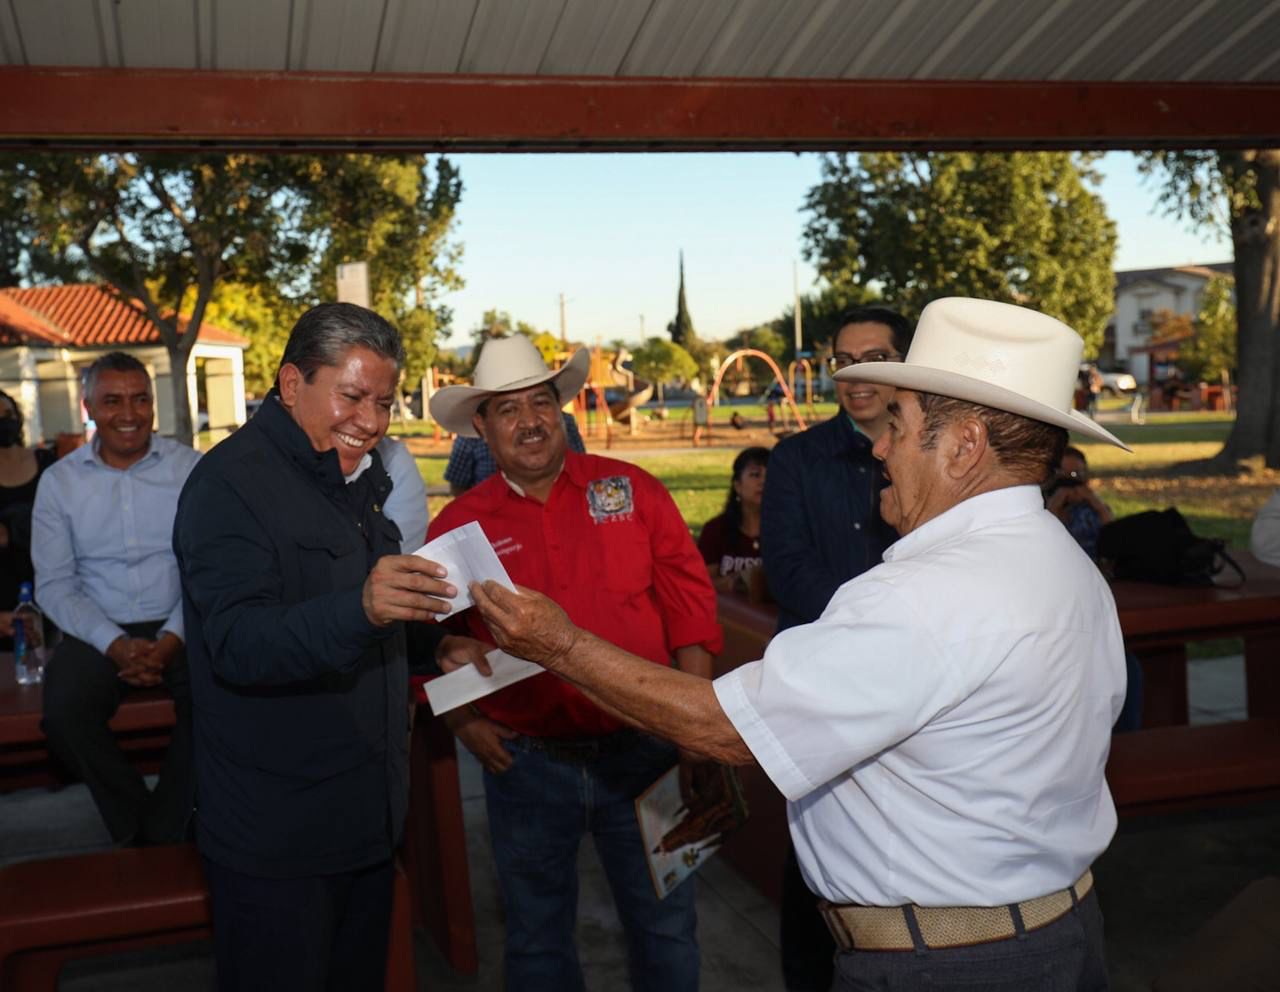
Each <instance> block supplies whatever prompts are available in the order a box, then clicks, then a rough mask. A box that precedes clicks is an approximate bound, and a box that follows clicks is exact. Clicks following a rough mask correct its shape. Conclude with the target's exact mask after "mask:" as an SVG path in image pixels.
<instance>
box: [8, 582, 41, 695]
mask: <svg viewBox="0 0 1280 992" xmlns="http://www.w3.org/2000/svg"><path fill="white" fill-rule="evenodd" d="M46 650H47V649H46V648H45V645H44V614H43V613H42V612H41V611H40V607H38V606H36V604H35V601H34V600H33V599H32V595H31V583H30V582H24V583H22V585H20V586H19V587H18V605H17V608H16V609H14V611H13V660H14V663H15V664H16V665H17V669H18V673H17V675H18V685H38V684H39V683H40V680H41V679H42V678H44V660H45V654H46Z"/></svg>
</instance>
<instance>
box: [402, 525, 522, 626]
mask: <svg viewBox="0 0 1280 992" xmlns="http://www.w3.org/2000/svg"><path fill="white" fill-rule="evenodd" d="M414 554H415V555H417V556H418V557H419V558H426V559H427V560H428V561H434V562H438V563H439V564H441V565H443V566H444V567H445V569H446V570H447V571H448V573H449V574H448V575H447V576H445V578H446V579H447V580H448V581H449V582H451V583H453V585H454V586H455V587H457V590H458V595H456V596H455V597H454V598H453V599H452V600H445V602H447V603H449V604H450V606H451V609H450V610H449V612H450V613H458V612H461V611H462V610H465V609H466V608H467V607H469V606H474V605H475V600H474V599H472V598H471V591H470V590H469V589H468V588H467V586H468V584H470V583H472V582H484V581H486V580H487V579H493V581H495V582H497V583H498V585H500V586H505V587H506V588H508V589H510V590H511V591H512V592H515V591H516V587H515V585H514V584H513V583H512V582H511V576H509V575H508V574H507V570H506V569H505V568H503V566H502V562H501V561H500V560H499V559H498V555H497V553H496V552H495V551H494V550H493V545H491V544H490V543H489V539H488V538H487V537H485V534H484V529H483V528H482V527H481V526H480V525H479V524H478V523H476V522H475V521H474V520H473V521H471V522H470V523H468V524H463V525H462V526H461V527H455V528H454V529H453V530H451V531H449V532H448V533H445V534H441V535H440V536H439V537H437V538H436V539H435V540H434V541H428V542H427V543H426V544H424V545H423V546H422V547H420V548H419V549H418V550H417V551H415V552H414Z"/></svg>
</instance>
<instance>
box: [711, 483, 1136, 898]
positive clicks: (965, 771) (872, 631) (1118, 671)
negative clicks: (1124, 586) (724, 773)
mask: <svg viewBox="0 0 1280 992" xmlns="http://www.w3.org/2000/svg"><path fill="white" fill-rule="evenodd" d="M1124 691H1125V665H1124V646H1123V642H1122V640H1121V635H1120V624H1119V621H1118V620H1117V618H1116V609H1115V602H1114V600H1113V599H1112V596H1111V591H1110V589H1109V588H1108V587H1107V584H1106V582H1105V581H1104V580H1103V578H1102V576H1101V575H1100V574H1099V572H1098V569H1097V568H1096V566H1095V565H1094V564H1093V562H1091V561H1090V560H1089V559H1088V557H1087V556H1086V555H1085V554H1084V552H1083V551H1081V550H1080V547H1079V545H1077V544H1076V542H1075V540H1074V539H1073V538H1072V537H1071V535H1070V534H1068V533H1067V531H1066V529H1065V528H1064V527H1063V526H1062V525H1061V524H1060V523H1059V522H1058V521H1057V519H1056V518H1054V517H1053V516H1052V515H1051V514H1049V513H1048V512H1047V511H1046V510H1045V509H1044V506H1043V500H1042V497H1041V495H1040V491H1039V490H1038V489H1037V488H1035V487H1034V486H1021V487H1017V488H1009V489H1001V490H997V491H995V492H990V493H985V494H983V495H980V496H975V497H973V498H971V499H968V500H965V501H964V502H963V503H961V504H959V505H958V506H955V507H953V508H952V509H950V510H948V511H947V512H946V513H944V514H942V515H941V516H939V517H936V518H934V519H933V520H930V521H929V522H928V523H926V524H924V525H923V526H921V527H920V528H918V529H917V530H915V531H913V532H912V533H910V534H908V535H907V536H906V537H904V538H902V539H901V540H899V541H898V542H897V543H895V544H893V545H891V546H890V547H889V549H888V550H887V551H886V552H885V560H884V563H883V564H881V565H879V566H877V567H876V568H873V569H871V570H870V571H868V572H865V573H863V574H862V575H860V576H858V577H857V578H855V579H852V580H851V581H849V582H847V583H845V584H844V585H843V586H841V587H840V589H839V590H838V591H837V592H836V594H835V596H834V597H833V598H832V600H831V603H830V604H829V605H828V607H827V609H826V612H825V613H823V615H822V617H821V618H820V619H819V620H818V621H817V622H815V623H812V624H808V625H805V626H801V627H794V628H792V629H790V630H787V631H784V632H783V633H781V634H779V635H778V636H776V637H775V638H774V639H773V641H772V643H771V644H770V645H769V648H768V650H767V651H766V653H765V656H764V659H763V660H762V661H758V662H753V663H751V664H749V665H744V666H742V667H741V668H738V669H736V670H735V671H733V672H730V673H729V674H727V675H725V676H723V677H721V678H720V679H718V680H716V682H715V692H716V696H717V698H718V699H719V701H720V705H721V706H722V707H723V709H724V711H725V713H726V714H727V715H728V717H729V719H730V720H731V721H732V722H733V724H734V726H735V727H736V728H737V730H738V732H739V733H740V734H741V735H742V737H743V739H744V740H745V741H746V743H747V745H748V747H750V749H751V751H752V753H753V754H754V755H755V757H756V759H757V760H758V761H759V762H760V764H761V766H762V767H763V768H764V770H765V772H766V773H767V774H768V775H769V777H770V778H771V779H772V780H773V782H774V784H776V785H777V786H778V788H779V789H780V790H781V791H782V792H783V794H784V795H785V796H786V797H787V799H788V800H790V803H789V805H788V819H789V821H790V827H791V834H792V838H793V840H794V842H795V847H796V854H797V857H798V859H799V862H800V867H801V870H802V872H803V874H804V877H805V880H806V881H807V882H808V884H809V886H810V888H812V889H813V890H814V891H815V892H817V893H818V894H819V895H821V896H822V897H823V898H826V899H829V900H831V901H832V902H837V903H858V904H862V905H870V906H896V905H901V904H903V903H917V904H919V905H926V906H991V905H999V904H1004V903H1010V902H1018V901H1021V900H1023V899H1029V898H1033V897H1035V896H1041V895H1045V894H1046V893H1049V892H1052V891H1055V890H1058V889H1062V888H1064V887H1066V886H1067V885H1070V884H1071V883H1072V882H1074V881H1075V880H1076V879H1077V878H1078V877H1079V876H1080V875H1081V874H1082V872H1083V871H1084V869H1085V868H1087V867H1088V866H1089V864H1090V863H1091V862H1092V861H1093V859H1094V858H1095V857H1096V856H1097V855H1098V854H1099V853H1101V852H1102V851H1103V850H1104V849H1105V848H1106V846H1107V844H1108V843H1109V842H1110V840H1111V836H1112V834H1113V833H1114V831H1115V825H1116V814H1115V806H1114V804H1113V803H1112V800H1111V794H1110V792H1109V791H1108V789H1107V785H1106V781H1105V780H1104V778H1103V769H1104V765H1105V764H1106V759H1107V754H1108V751H1109V748H1110V730H1111V725H1112V723H1114V721H1115V718H1116V716H1117V715H1118V713H1119V711H1120V705H1121V703H1122V701H1123V697H1124Z"/></svg>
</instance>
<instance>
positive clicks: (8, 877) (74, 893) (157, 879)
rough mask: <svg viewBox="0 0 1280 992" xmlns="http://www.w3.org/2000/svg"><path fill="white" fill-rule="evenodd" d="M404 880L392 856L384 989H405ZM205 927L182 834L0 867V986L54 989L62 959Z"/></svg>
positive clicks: (198, 874) (192, 856) (412, 982)
mask: <svg viewBox="0 0 1280 992" xmlns="http://www.w3.org/2000/svg"><path fill="white" fill-rule="evenodd" d="M409 902H410V897H409V880H408V878H407V876H406V875H405V874H404V872H403V871H401V870H400V869H399V867H398V866H397V869H396V877H395V887H394V901H393V905H392V914H391V942H390V946H389V947H388V950H387V983H386V988H387V989H388V990H394V992H413V990H414V989H415V988H416V979H415V975H414V965H413V935H412V930H411V920H410V917H411V909H410V905H409ZM209 936H210V916H209V894H208V890H207V889H206V887H205V883H204V872H203V870H202V868H201V865H200V856H199V854H197V853H196V849H195V848H194V847H193V846H191V845H189V844H179V845H174V846H171V847H144V848H125V849H121V850H112V851H103V852H100V853H95V854H83V855H76V856H73V857H66V858H54V859H51V860H47V861H25V862H19V863H18V864H13V865H9V866H7V867H4V868H0V988H3V989H6V990H13V992H54V990H55V989H56V988H57V980H58V973H59V972H60V971H61V970H62V968H63V966H64V965H66V964H67V963H68V962H70V961H73V960H76V959H79V958H88V957H99V956H101V955H104V954H112V953H118V952H120V951H129V950H136V949H139V948H145V947H154V946H158V945H162V944H177V943H185V942H187V941H192V940H199V939H202V938H208V937H209Z"/></svg>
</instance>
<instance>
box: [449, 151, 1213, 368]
mask: <svg viewBox="0 0 1280 992" xmlns="http://www.w3.org/2000/svg"><path fill="white" fill-rule="evenodd" d="M453 159H454V161H455V162H456V163H457V164H458V165H459V167H460V169H461V172H462V179H463V183H464V184H465V192H464V193H463V197H462V204H461V207H460V208H459V225H458V229H457V236H458V238H459V240H460V241H461V242H462V244H463V257H462V263H461V271H462V275H463V277H464V278H465V280H466V287H465V288H464V289H462V290H460V291H459V292H456V293H452V294H450V295H449V296H448V297H447V299H446V301H447V302H448V304H449V305H450V306H452V307H453V310H454V322H453V327H454V330H453V335H452V337H451V338H450V339H449V344H451V345H459V344H465V343H467V342H468V341H469V334H468V332H469V331H470V330H471V328H473V327H475V326H476V325H477V324H478V323H479V322H480V317H481V315H482V314H483V313H484V311H485V310H487V309H490V308H496V309H499V310H506V311H508V312H509V313H510V314H511V315H512V317H513V318H515V319H517V320H526V321H528V322H529V323H531V324H534V325H535V326H537V327H540V328H545V329H547V330H550V331H552V332H556V333H558V331H559V320H560V317H559V303H558V297H559V294H560V293H564V296H565V299H566V304H565V318H566V324H567V328H568V333H569V337H570V338H571V339H575V340H579V341H586V342H589V343H593V342H594V341H595V340H596V338H600V339H602V340H603V341H609V340H612V339H613V338H623V339H625V340H639V339H640V326H641V317H642V315H643V319H644V329H645V333H646V335H653V334H656V333H664V332H665V328H666V324H667V321H669V320H670V319H671V317H672V316H673V315H674V313H675V302H676V288H677V265H678V254H679V252H680V250H681V249H683V251H684V256H685V282H686V291H687V294H688V301H689V309H690V312H691V313H692V315H693V320H694V326H695V328H696V329H697V330H698V333H699V334H701V335H702V336H703V337H708V338H723V337H725V336H727V335H729V334H731V333H733V332H734V331H737V330H739V329H741V328H743V327H750V326H754V325H756V324H759V323H762V322H764V321H767V320H771V319H773V318H774V317H776V316H777V315H778V314H779V313H780V312H781V311H782V308H783V307H784V306H786V305H787V304H788V303H789V302H790V301H791V297H792V267H793V264H794V265H795V266H796V267H797V271H798V277H799V281H800V289H801V291H802V292H805V291H808V290H811V289H812V288H813V286H814V272H813V268H812V267H811V266H810V265H808V264H807V263H806V262H804V261H803V260H802V259H801V257H800V234H801V230H802V228H803V225H804V216H803V215H802V213H801V210H800V207H801V204H802V203H803V200H804V196H805V192H806V191H807V190H808V189H809V188H810V187H811V186H812V185H814V183H816V182H817V181H818V178H819V170H818V157H817V156H816V155H812V154H804V155H795V154H790V153H755V154H725V153H719V154H716V153H699V154H613V155H600V154H584V155H568V154H560V155H510V154H502V155H499V154H494V155H457V156H454V157H453ZM1102 172H1103V174H1104V181H1103V185H1102V195H1103V198H1104V199H1105V200H1106V203H1107V209H1108V210H1109V212H1110V213H1111V216H1112V217H1113V218H1114V219H1115V221H1116V224H1117V227H1118V230H1119V239H1120V246H1119V252H1118V256H1117V260H1116V267H1117V268H1118V269H1134V268H1148V267H1157V266H1165V265H1179V264H1184V263H1187V262H1211V261H1222V260H1225V259H1229V258H1230V257H1231V248H1230V244H1229V242H1227V241H1225V240H1222V239H1213V238H1208V239H1206V238H1203V237H1201V236H1199V235H1197V234H1195V233H1193V232H1191V231H1189V230H1188V229H1187V227H1186V226H1185V225H1184V224H1181V223H1179V222H1178V221H1176V220H1173V219H1170V218H1165V217H1163V216H1161V215H1160V213H1159V212H1158V211H1157V208H1156V204H1155V201H1156V189H1155V187H1154V185H1152V184H1149V183H1145V182H1143V180H1142V179H1141V177H1140V176H1139V175H1138V172H1137V169H1136V167H1135V165H1134V158H1133V156H1132V155H1129V154H1127V153H1112V154H1109V155H1107V156H1106V157H1105V158H1104V160H1103V162H1102Z"/></svg>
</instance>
